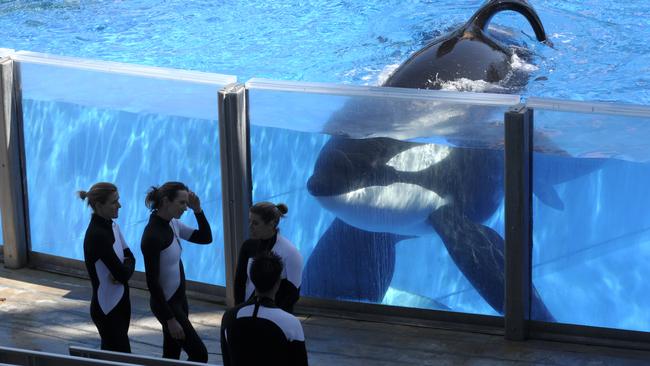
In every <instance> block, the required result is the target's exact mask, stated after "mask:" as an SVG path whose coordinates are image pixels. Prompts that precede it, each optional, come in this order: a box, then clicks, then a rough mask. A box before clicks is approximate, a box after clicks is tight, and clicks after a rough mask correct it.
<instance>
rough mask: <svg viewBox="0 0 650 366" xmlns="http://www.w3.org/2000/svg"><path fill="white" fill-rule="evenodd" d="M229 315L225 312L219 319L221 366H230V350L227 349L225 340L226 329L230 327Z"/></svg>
mask: <svg viewBox="0 0 650 366" xmlns="http://www.w3.org/2000/svg"><path fill="white" fill-rule="evenodd" d="M229 318H230V313H229V312H225V313H224V314H223V316H222V317H221V337H220V338H221V358H222V360H223V366H230V365H231V363H230V350H229V349H228V341H227V340H226V328H228V327H229V326H230V319H229Z"/></svg>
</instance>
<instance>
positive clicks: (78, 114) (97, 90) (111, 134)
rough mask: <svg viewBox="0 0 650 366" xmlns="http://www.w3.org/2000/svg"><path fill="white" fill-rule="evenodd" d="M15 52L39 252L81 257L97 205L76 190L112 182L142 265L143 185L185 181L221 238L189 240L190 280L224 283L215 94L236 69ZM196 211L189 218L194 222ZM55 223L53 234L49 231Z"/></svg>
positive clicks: (34, 242)
mask: <svg viewBox="0 0 650 366" xmlns="http://www.w3.org/2000/svg"><path fill="white" fill-rule="evenodd" d="M14 58H15V62H16V64H18V67H19V70H20V72H21V87H22V92H23V116H24V125H23V126H24V129H25V141H24V144H25V148H26V152H25V161H26V168H27V169H26V170H27V173H26V182H27V190H28V192H29V193H28V196H29V197H30V199H29V200H28V202H29V206H30V210H29V212H30V230H31V239H32V240H31V241H32V250H34V251H37V252H43V253H46V254H54V255H63V256H64V257H67V258H73V259H82V258H83V254H82V251H81V247H82V245H81V244H82V243H83V234H84V232H85V227H86V226H87V224H88V218H89V216H90V212H91V211H90V209H88V208H86V209H84V207H85V205H84V204H83V203H82V202H81V201H79V199H78V198H77V199H75V197H74V192H75V191H76V190H80V189H84V190H87V189H88V188H89V187H90V185H91V184H93V183H95V182H97V181H112V182H115V183H116V184H117V185H118V188H119V190H120V194H121V203H122V205H124V206H125V207H124V208H123V209H122V210H121V213H123V214H122V215H120V218H118V220H117V222H118V223H119V224H120V225H121V228H122V232H123V233H124V234H125V236H126V239H127V243H128V244H129V246H130V247H131V248H132V251H133V252H134V254H135V255H136V258H137V259H138V260H137V267H136V269H138V270H143V269H144V267H143V265H144V263H143V261H142V257H141V253H140V250H139V248H138V247H139V243H140V236H141V233H142V229H143V228H144V225H145V224H146V221H147V219H148V213H147V210H146V208H145V207H144V204H143V202H144V196H145V194H146V191H147V189H148V188H149V187H150V186H152V185H160V184H162V183H163V182H164V181H170V180H176V181H184V182H185V183H187V184H188V185H189V186H190V189H192V190H194V191H196V192H197V194H199V196H200V197H201V198H202V199H203V200H202V201H203V204H202V206H203V208H204V210H205V212H206V216H208V219H209V221H210V222H211V226H212V230H213V239H214V240H213V243H212V244H211V247H212V248H210V249H207V248H202V247H201V246H197V245H185V246H184V251H183V258H185V260H184V261H185V262H186V266H185V272H186V276H187V279H188V280H200V281H203V282H206V283H211V284H216V285H221V286H223V285H225V262H224V258H223V247H222V246H223V244H222V243H223V240H222V236H223V234H222V220H221V217H222V216H221V209H222V207H221V203H220V199H221V193H220V189H221V184H220V183H221V180H220V169H219V148H218V124H217V119H218V111H217V109H218V108H217V107H218V104H217V93H218V91H219V90H220V89H221V88H222V87H223V86H224V85H226V84H230V83H232V82H234V81H236V77H234V76H229V75H219V74H210V73H202V72H193V71H185V70H173V69H164V68H156V67H143V66H135V65H129V64H121V63H115V62H104V61H94V60H85V59H76V58H69V57H59V56H52V55H44V54H38V53H32V52H24V51H20V52H17V53H16V54H15V55H14ZM57 121H58V122H57ZM93 141H95V142H93ZM102 141H103V142H104V143H101V142H102ZM70 177H72V179H70ZM208 177H213V179H208ZM54 188H56V190H54V191H53V189H54ZM48 192H49V193H48ZM57 192H58V193H57ZM66 193H67V194H66ZM44 214H45V216H44ZM51 214H54V216H53V217H50V219H46V216H47V215H51ZM122 216H126V217H125V218H124V219H123V218H122ZM190 216H192V215H191V214H188V215H184V217H183V221H186V223H188V224H189V225H196V224H195V221H194V218H192V217H190ZM61 218H65V222H62V223H58V224H57V223H56V221H57V220H59V221H60V220H61ZM125 219H126V220H127V221H128V222H124V220H125ZM53 221H54V222H53ZM45 223H47V224H45ZM44 224H45V226H44ZM57 229H58V230H60V234H57V235H54V236H50V239H47V237H46V236H47V234H43V233H51V232H57V231H56V230H57ZM65 232H68V233H73V234H71V235H73V237H69V238H68V236H70V235H62V234H63V233H65ZM43 235H46V236H43ZM61 235H62V236H61ZM61 248H65V249H64V250H63V251H61ZM66 250H68V252H69V253H70V254H64V253H68V252H66ZM70 250H72V251H71V252H70ZM206 250H207V251H209V253H208V252H206ZM188 256H190V257H188ZM197 257H198V258H200V259H199V260H196V259H195V258H197ZM192 258H194V259H192ZM214 261H217V262H219V263H220V264H219V265H218V268H217V270H216V271H215V270H214V264H213V263H214ZM189 263H192V265H188V264H189ZM206 266H209V267H210V268H208V270H206Z"/></svg>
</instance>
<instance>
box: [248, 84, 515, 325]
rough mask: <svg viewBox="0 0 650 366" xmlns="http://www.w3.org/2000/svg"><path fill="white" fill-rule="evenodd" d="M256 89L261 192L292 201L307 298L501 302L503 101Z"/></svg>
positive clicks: (497, 308)
mask: <svg viewBox="0 0 650 366" xmlns="http://www.w3.org/2000/svg"><path fill="white" fill-rule="evenodd" d="M291 94H293V96H292V97H291V98H289V95H291ZM249 95H250V112H251V124H252V126H251V133H250V135H251V156H252V162H253V166H252V175H253V200H254V201H263V200H268V201H273V202H284V203H286V204H287V205H288V206H289V213H288V216H287V218H286V219H285V220H283V221H282V223H281V228H280V229H281V232H282V233H283V235H284V236H286V237H288V238H289V239H290V240H291V241H292V242H293V243H295V244H296V245H297V246H298V247H299V250H300V251H301V253H302V255H303V258H304V261H305V269H304V275H303V284H302V288H301V293H302V295H303V296H305V295H306V296H316V297H323V298H331V299H341V300H351V301H362V302H371V303H382V304H390V305H396V306H407V307H420V308H427V309H438V310H449V311H460V312H471V313H480V314H491V315H497V314H500V313H501V312H502V309H503V295H504V277H503V150H502V148H501V147H502V143H503V128H502V116H503V113H504V112H505V108H504V107H494V106H483V107H481V106H463V105H462V104H461V103H459V102H454V103H450V102H444V101H439V100H418V99H417V98H416V99H415V100H408V99H404V98H402V99H397V98H391V97H390V96H382V97H350V96H347V97H346V96H340V95H339V96H337V95H314V94H306V93H305V94H300V93H287V92H277V91H260V90H254V89H253V90H251V91H250V92H249ZM274 97H275V98H277V99H274ZM296 98H297V99H299V100H301V103H293V101H295V100H296ZM274 100H275V102H273V101H274ZM289 100H291V101H292V102H291V103H289V102H285V103H283V101H289ZM258 102H259V103H258ZM312 106H313V107H314V108H312ZM283 110H284V112H285V113H282V111H283ZM451 119H453V121H451ZM472 131H475V132H477V133H476V134H472ZM323 132H325V133H323Z"/></svg>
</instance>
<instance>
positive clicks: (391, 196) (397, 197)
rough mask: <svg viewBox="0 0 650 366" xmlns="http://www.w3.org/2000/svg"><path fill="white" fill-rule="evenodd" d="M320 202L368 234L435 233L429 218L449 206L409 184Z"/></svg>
mask: <svg viewBox="0 0 650 366" xmlns="http://www.w3.org/2000/svg"><path fill="white" fill-rule="evenodd" d="M317 199H318V201H319V202H320V203H321V205H322V206H323V207H324V208H325V209H327V210H329V211H331V212H333V213H334V214H336V216H338V217H339V218H340V219H341V220H343V221H345V222H346V223H347V224H349V225H352V226H355V227H357V228H359V229H362V230H366V231H373V232H391V233H396V234H402V235H426V234H431V233H433V232H434V230H433V228H431V226H430V225H429V224H428V223H427V218H428V217H429V215H430V214H431V212H433V211H435V210H436V209H438V208H440V207H442V206H444V205H445V204H447V203H448V201H447V199H445V198H443V197H440V196H439V195H437V194H436V193H435V192H433V191H430V190H428V189H425V188H423V187H421V186H418V185H413V184H408V183H394V184H391V185H389V186H385V187H384V186H371V187H364V188H361V189H357V190H355V191H352V192H348V193H344V194H340V195H337V196H326V197H317Z"/></svg>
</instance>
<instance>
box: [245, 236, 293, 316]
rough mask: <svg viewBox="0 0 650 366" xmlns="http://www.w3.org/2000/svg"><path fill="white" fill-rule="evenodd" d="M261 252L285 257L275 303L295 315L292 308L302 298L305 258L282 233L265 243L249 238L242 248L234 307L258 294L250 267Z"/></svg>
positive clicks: (264, 241)
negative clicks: (251, 277)
mask: <svg viewBox="0 0 650 366" xmlns="http://www.w3.org/2000/svg"><path fill="white" fill-rule="evenodd" d="M262 251H272V252H273V253H275V254H277V255H278V256H279V257H280V258H282V264H283V265H284V268H283V269H282V275H281V278H282V282H281V283H280V289H279V290H278V293H277V294H276V295H275V304H276V305H277V306H278V307H280V308H281V309H282V310H284V311H288V312H290V313H293V305H294V304H295V303H296V302H297V301H298V299H299V298H300V284H301V282H302V256H301V255H300V252H299V251H298V249H297V248H296V247H295V246H294V245H293V244H292V243H291V242H290V241H289V240H287V239H286V238H285V237H283V236H282V235H280V234H276V235H274V236H273V237H271V238H270V239H266V240H259V239H248V240H246V241H245V242H244V244H243V245H242V247H241V249H240V251H239V257H238V259H237V270H236V272H235V304H241V303H243V302H244V301H246V300H247V299H250V298H251V296H252V295H253V293H254V292H255V286H254V285H253V283H252V282H251V280H250V270H251V264H252V263H253V258H255V256H256V255H257V253H259V252H262Z"/></svg>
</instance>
